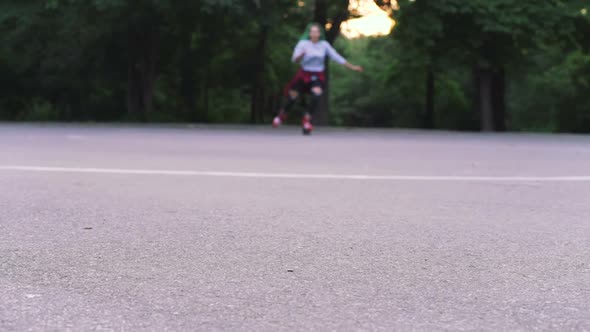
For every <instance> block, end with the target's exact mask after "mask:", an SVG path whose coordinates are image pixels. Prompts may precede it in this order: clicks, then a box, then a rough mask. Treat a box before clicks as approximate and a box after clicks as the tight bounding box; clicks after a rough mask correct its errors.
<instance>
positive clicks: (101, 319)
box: [0, 124, 590, 331]
mask: <svg viewBox="0 0 590 332" xmlns="http://www.w3.org/2000/svg"><path fill="white" fill-rule="evenodd" d="M138 170H141V171H138ZM310 174H312V175H313V176H309V175H310ZM589 180H590V137H583V136H549V135H514V134H513V135H480V134H451V133H439V132H433V133H425V132H413V131H386V130H332V129H324V130H321V129H319V130H317V132H316V133H314V136H312V137H303V136H301V135H300V134H299V131H298V129H296V128H282V129H280V130H278V131H273V130H270V129H269V128H262V127H250V128H248V127H226V128H221V127H219V128H205V127H193V128H190V127H123V126H115V127H110V126H63V125H53V126H37V125H10V124H3V125H0V330H1V331H27V330H31V331H54V330H55V331H67V330H71V331H82V330H84V331H136V330H152V331H193V330H205V331H209V330H231V331H235V330H250V331H277V330H289V331H290V330H318V331H328V330H339V331H353V330H354V331H357V330H382V331H391V330H417V331H430V330H490V331H498V330H559V331H568V330H569V331H588V330H590V181H589Z"/></svg>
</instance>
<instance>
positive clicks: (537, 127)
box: [0, 0, 590, 132]
mask: <svg viewBox="0 0 590 332" xmlns="http://www.w3.org/2000/svg"><path fill="white" fill-rule="evenodd" d="M589 10H590V3H589V2H588V1H587V0H543V1H539V0H469V1H466V0H414V1H410V0H399V1H397V2H394V1H393V0H391V1H387V0H306V1H304V0H20V1H2V3H0V40H1V43H0V120H5V121H77V122H94V121H105V122H127V121H128V122H174V123H182V122H198V123H258V124H261V123H268V122H269V121H270V120H271V119H272V117H273V115H274V113H275V112H276V110H277V107H278V104H279V102H280V99H281V92H282V89H283V87H284V85H285V84H286V83H287V82H288V81H289V79H290V78H291V77H292V75H293V74H294V73H295V71H296V70H297V67H296V66H295V65H294V64H292V63H291V62H290V57H291V53H292V50H293V47H294V46H295V44H296V43H297V41H298V38H299V36H300V35H301V33H302V32H303V29H304V27H305V26H306V25H307V23H309V22H310V21H317V22H319V23H321V24H323V25H325V26H326V30H327V36H328V39H329V41H330V42H331V43H333V44H334V45H335V47H336V48H337V49H338V50H339V51H340V52H341V53H342V54H343V55H344V56H346V57H347V58H348V59H349V61H350V62H352V63H356V64H360V65H362V66H364V67H365V73H363V74H361V75H358V74H357V73H352V72H349V71H347V70H346V69H344V68H342V67H339V66H337V65H334V64H332V65H331V66H330V67H329V75H328V77H329V82H328V90H329V98H328V100H326V102H325V103H323V104H322V107H321V109H320V110H319V112H318V115H317V122H318V123H319V124H324V125H327V124H329V125H333V126H366V127H402V128H433V129H450V130H472V131H478V130H482V131H503V130H511V131H542V132H590V16H589V15H590V14H589V13H588V11H589ZM303 102H304V101H303ZM294 120H296V119H294Z"/></svg>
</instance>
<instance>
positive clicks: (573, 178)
mask: <svg viewBox="0 0 590 332" xmlns="http://www.w3.org/2000/svg"><path fill="white" fill-rule="evenodd" d="M0 171H18V172H37V173H90V174H120V175H173V176H199V177H229V178H260V179H264V178H268V179H308V180H312V179H314V180H368V181H371V180H373V181H374V180H378V181H457V182H590V176H444V175H442V176H439V175H366V174H305V173H267V172H218V171H190V170H156V169H123V168H86V167H82V168H81V167H44V166H16V165H0Z"/></svg>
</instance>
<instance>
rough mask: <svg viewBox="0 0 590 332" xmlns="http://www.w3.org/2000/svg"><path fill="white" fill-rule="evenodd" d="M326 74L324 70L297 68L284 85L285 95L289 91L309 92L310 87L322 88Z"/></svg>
mask: <svg viewBox="0 0 590 332" xmlns="http://www.w3.org/2000/svg"><path fill="white" fill-rule="evenodd" d="M325 81H326V75H325V74H324V72H310V71H303V70H302V69H299V71H298V72H297V74H296V75H295V77H294V78H293V79H292V80H291V82H290V83H289V84H288V85H287V87H285V96H288V95H289V91H293V90H295V91H297V92H299V93H309V92H311V89H312V88H315V87H320V88H322V89H323V88H324V82H325Z"/></svg>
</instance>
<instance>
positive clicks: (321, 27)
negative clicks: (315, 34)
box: [299, 22, 326, 40]
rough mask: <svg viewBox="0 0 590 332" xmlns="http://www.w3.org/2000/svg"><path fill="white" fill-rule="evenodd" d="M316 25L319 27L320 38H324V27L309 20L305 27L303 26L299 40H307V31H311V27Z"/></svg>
mask: <svg viewBox="0 0 590 332" xmlns="http://www.w3.org/2000/svg"><path fill="white" fill-rule="evenodd" d="M314 26H316V27H318V28H319V29H320V40H326V30H325V29H324V27H323V26H322V25H321V24H319V23H316V22H311V23H309V24H308V25H307V27H306V28H305V31H304V32H303V34H302V35H301V38H299V40H309V39H310V38H309V32H310V31H311V28H312V27H314Z"/></svg>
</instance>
